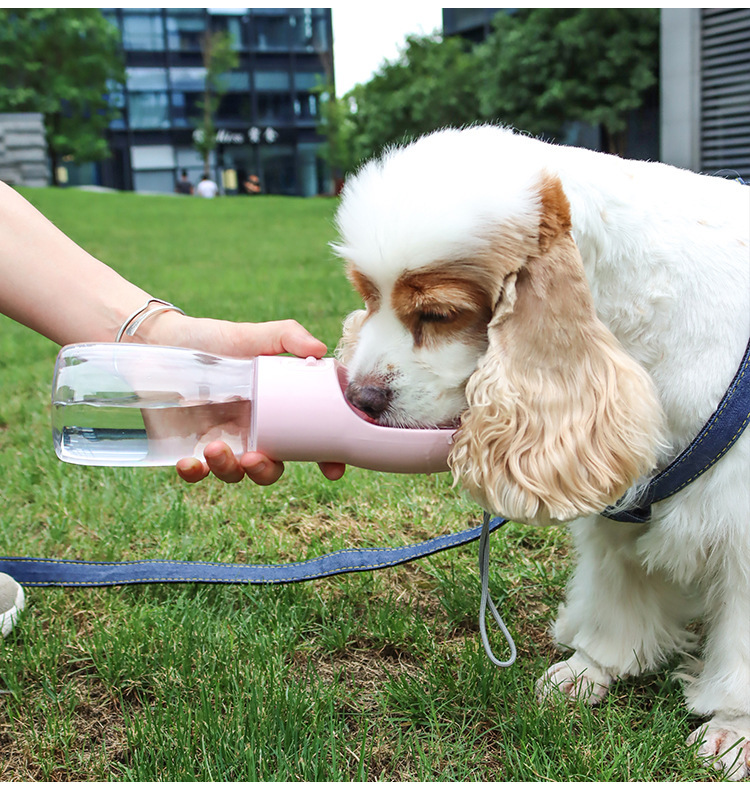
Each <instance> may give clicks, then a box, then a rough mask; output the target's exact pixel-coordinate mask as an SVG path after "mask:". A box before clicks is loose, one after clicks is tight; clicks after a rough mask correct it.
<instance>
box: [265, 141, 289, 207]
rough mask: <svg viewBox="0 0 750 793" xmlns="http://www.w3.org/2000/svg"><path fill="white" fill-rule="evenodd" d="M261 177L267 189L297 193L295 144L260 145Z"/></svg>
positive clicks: (268, 190)
mask: <svg viewBox="0 0 750 793" xmlns="http://www.w3.org/2000/svg"><path fill="white" fill-rule="evenodd" d="M258 155H259V165H260V171H261V177H262V181H263V185H264V188H265V191H266V192H267V193H276V194H282V195H296V194H297V179H296V163H295V158H294V147H293V146H279V145H276V146H260V147H259V149H258Z"/></svg>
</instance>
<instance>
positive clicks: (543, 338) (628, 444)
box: [450, 177, 663, 524]
mask: <svg viewBox="0 0 750 793" xmlns="http://www.w3.org/2000/svg"><path fill="white" fill-rule="evenodd" d="M541 207H542V214H541V221H540V227H539V245H538V254H536V255H532V256H530V257H529V258H528V259H527V261H526V263H525V264H524V265H523V266H521V268H520V269H519V270H518V271H517V272H515V273H511V274H510V275H508V276H506V278H505V281H504V283H503V288H502V292H501V295H500V299H499V300H498V303H497V306H496V309H495V313H494V316H493V319H492V321H491V322H490V324H489V329H488V335H489V348H488V351H487V353H486V354H485V356H484V357H483V358H482V360H481V361H480V362H479V366H478V368H477V370H476V371H475V373H474V374H473V375H472V377H471V378H470V380H469V382H468V385H467V389H466V395H467V401H468V404H469V408H468V410H467V411H466V412H465V413H464V415H463V418H462V422H461V429H460V430H459V432H458V434H457V437H456V442H455V444H454V447H453V450H452V453H451V458H450V465H451V468H452V470H453V473H454V476H455V477H456V479H457V480H460V481H461V483H462V484H463V486H464V487H466V488H467V489H468V491H469V492H470V493H471V495H472V496H473V497H474V498H475V499H476V500H477V501H478V502H479V503H480V504H482V505H483V506H484V507H485V508H486V509H488V510H489V511H491V512H493V513H495V514H498V515H503V516H504V517H507V518H510V519H514V520H518V521H522V522H525V523H536V524H545V523H550V522H554V521H565V520H570V519H572V518H574V517H578V516H581V515H585V514H591V513H595V512H600V511H601V510H602V509H604V508H605V507H606V506H608V505H609V504H613V503H614V502H615V501H617V499H618V498H619V497H620V496H621V495H622V494H623V493H624V492H625V491H626V490H627V489H628V488H629V487H630V486H631V485H632V484H634V482H635V481H636V480H637V479H638V478H639V477H640V476H642V475H644V474H646V473H648V472H649V471H650V470H652V469H653V467H654V465H655V463H656V451H657V449H658V448H659V445H660V443H661V438H662V427H663V416H662V411H661V408H660V406H659V402H658V400H657V397H656V394H655V391H654V387H653V384H652V382H651V379H650V377H649V375H648V374H647V373H646V371H645V370H644V369H643V368H642V367H641V366H640V365H639V364H638V363H636V362H635V361H634V360H633V359H632V358H630V357H629V356H628V355H627V353H626V352H625V351H624V350H623V349H622V347H621V346H620V344H619V342H618V341H617V340H616V339H615V337H614V336H613V335H612V333H611V332H610V331H609V330H608V329H607V328H606V327H605V326H604V324H603V323H602V322H601V321H600V320H599V319H598V317H597V316H596V314H595V312H594V306H593V300H592V297H591V293H590V291H589V288H588V284H587V282H586V277H585V274H584V270H583V262H582V261H581V257H580V253H579V252H578V248H577V247H576V245H575V243H574V241H573V239H572V237H571V234H570V226H571V223H570V207H569V204H568V201H567V198H566V197H565V194H564V192H563V189H562V185H561V184H560V182H559V180H558V179H556V178H549V177H547V178H545V180H544V181H543V183H542V185H541Z"/></svg>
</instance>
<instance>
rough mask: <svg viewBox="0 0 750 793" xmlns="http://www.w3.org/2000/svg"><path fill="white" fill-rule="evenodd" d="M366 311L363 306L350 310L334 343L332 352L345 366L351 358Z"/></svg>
mask: <svg viewBox="0 0 750 793" xmlns="http://www.w3.org/2000/svg"><path fill="white" fill-rule="evenodd" d="M366 316H367V312H366V311H365V309H363V308H359V309H357V310H356V311H352V313H351V314H349V316H348V317H347V318H346V319H345V320H344V324H343V327H342V329H341V338H340V339H339V343H338V344H337V345H336V350H335V352H334V353H333V354H334V357H335V358H336V359H337V360H339V361H340V362H341V363H342V364H344V366H346V365H347V364H348V363H349V361H350V360H351V357H352V355H353V354H354V350H355V348H356V346H357V339H358V338H359V330H360V328H361V327H362V323H363V322H364V321H365V317H366Z"/></svg>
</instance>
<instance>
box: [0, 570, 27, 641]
mask: <svg viewBox="0 0 750 793" xmlns="http://www.w3.org/2000/svg"><path fill="white" fill-rule="evenodd" d="M24 602H25V598H24V594H23V588H22V587H21V585H20V584H19V583H18V581H16V579H15V578H11V577H10V576H9V575H8V574H7V573H0V632H1V633H2V635H3V636H7V635H8V634H9V633H10V632H11V631H12V630H13V626H14V625H15V624H16V620H17V619H18V615H19V614H20V613H21V611H22V610H23V606H24Z"/></svg>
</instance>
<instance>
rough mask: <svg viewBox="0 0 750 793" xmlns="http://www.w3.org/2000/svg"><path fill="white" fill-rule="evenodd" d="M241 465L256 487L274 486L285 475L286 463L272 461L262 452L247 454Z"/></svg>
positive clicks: (243, 457)
mask: <svg viewBox="0 0 750 793" xmlns="http://www.w3.org/2000/svg"><path fill="white" fill-rule="evenodd" d="M239 464H240V465H241V466H242V469H243V471H244V472H245V473H246V474H247V475H248V477H250V479H252V480H253V482H255V484H256V485H272V484H273V483H274V482H276V481H277V480H278V479H279V477H280V476H281V475H282V474H283V473H284V463H280V462H278V461H276V460H270V459H269V458H268V457H266V456H265V455H264V454H261V453H260V452H245V453H244V454H243V455H242V457H240V459H239Z"/></svg>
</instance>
